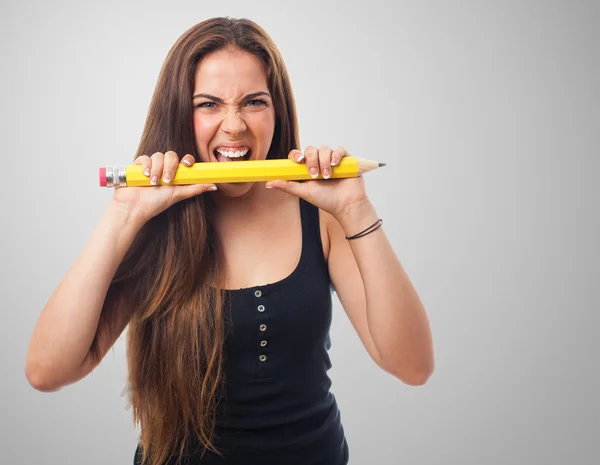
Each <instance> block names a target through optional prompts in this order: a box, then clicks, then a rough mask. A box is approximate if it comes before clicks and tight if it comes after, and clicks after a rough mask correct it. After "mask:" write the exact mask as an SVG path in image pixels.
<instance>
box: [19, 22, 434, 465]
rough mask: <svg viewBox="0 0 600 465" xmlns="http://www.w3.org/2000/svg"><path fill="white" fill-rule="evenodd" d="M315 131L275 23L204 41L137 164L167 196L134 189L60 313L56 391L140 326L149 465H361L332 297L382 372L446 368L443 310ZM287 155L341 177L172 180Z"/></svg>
mask: <svg viewBox="0 0 600 465" xmlns="http://www.w3.org/2000/svg"><path fill="white" fill-rule="evenodd" d="M297 132H298V131H297V122H296V109H295V104H294V99H293V95H292V90H291V87H290V82H289V78H288V75H287V71H286V69H285V65H284V63H283V60H282V58H281V56H280V54H279V51H278V50H277V47H276V46H275V44H274V43H273V42H272V41H271V39H270V38H269V36H268V35H267V34H266V33H265V32H264V31H263V30H262V29H261V28H260V27H259V26H257V25H256V24H255V23H253V22H251V21H249V20H233V19H229V18H216V19H211V20H207V21H204V22H202V23H200V24H198V25H196V26H194V27H192V28H191V29H189V30H188V31H186V32H185V33H184V34H183V35H182V37H181V38H180V39H179V40H178V41H177V42H176V44H175V45H174V47H173V48H172V50H171V51H170V53H169V55H168V57H167V59H166V61H165V63H164V66H163V69H162V70H161V73H160V77H159V80H158V84H157V87H156V91H155V94H154V96H153V99H152V102H151V106H150V111H149V114H148V119H147V122H146V126H145V128H144V132H143V135H142V138H141V143H140V146H139V147H138V150H137V153H136V156H135V157H134V163H136V164H140V165H141V166H142V167H143V170H144V172H145V173H146V175H147V176H149V178H150V180H151V182H152V183H153V184H155V187H130V188H119V189H116V190H115V192H114V197H113V199H112V201H111V203H110V205H109V207H108V208H107V210H106V212H105V213H104V215H103V217H102V219H101V221H100V223H99V225H98V226H97V228H96V230H95V231H94V233H93V235H92V237H91V239H90V240H89V242H88V243H87V244H86V246H85V248H84V250H83V251H82V253H81V255H80V256H79V257H78V259H77V260H76V262H75V263H74V264H73V267H72V268H71V269H70V270H69V271H68V273H67V275H66V276H65V277H64V279H63V281H62V282H61V283H60V285H59V286H58V288H57V289H56V291H55V292H54V294H53V295H52V296H51V298H50V299H49V301H48V303H47V304H46V306H45V308H44V309H43V311H42V313H41V314H40V317H39V320H38V322H37V324H36V327H35V328H34V332H33V335H32V339H31V343H30V348H29V352H28V356H27V362H26V374H27V378H28V380H29V382H30V383H31V385H32V386H33V387H35V388H36V389H38V390H40V391H55V390H58V389H60V388H62V387H63V386H66V385H68V384H70V383H74V382H76V381H78V380H80V379H81V378H83V377H84V376H86V375H87V374H88V373H90V372H91V371H92V370H93V369H94V368H95V367H96V366H97V365H98V364H99V363H100V361H101V360H102V358H103V357H104V355H105V354H106V353H107V351H108V350H109V348H110V347H111V346H112V345H113V344H114V342H115V341H116V339H117V338H118V337H119V335H120V334H121V333H122V331H123V330H124V328H125V327H126V326H128V346H127V349H128V350H127V352H128V353H127V359H128V365H129V385H130V399H131V404H132V406H133V414H134V421H135V422H136V423H137V422H139V423H140V424H141V437H140V443H139V446H138V449H137V450H136V455H135V463H142V462H143V463H147V464H152V465H159V464H163V463H176V462H177V461H180V462H181V463H194V464H196V463H197V464H217V463H218V464H241V463H244V464H248V463H251V464H258V463H261V464H270V463H277V464H295V463H298V464H303V465H308V464H340V465H341V464H346V463H348V456H349V453H348V446H347V443H346V440H345V436H344V430H343V427H342V425H341V421H340V412H339V410H338V408H337V404H336V402H335V398H334V396H333V394H332V393H331V392H330V390H329V388H330V385H331V382H330V379H329V378H328V375H327V370H328V369H329V368H330V367H331V364H330V360H329V357H328V353H327V350H328V348H329V325H330V323H331V292H332V290H335V291H336V293H337V295H338V297H339V299H340V302H341V304H342V306H343V307H344V309H345V311H346V312H347V314H348V317H349V318H350V320H351V322H352V324H353V326H354V328H355V329H356V331H357V333H358V335H359V337H360V339H361V341H362V342H363V343H364V345H365V348H366V350H367V351H368V353H369V354H370V356H371V357H372V358H373V360H374V361H375V362H376V363H377V364H378V365H379V366H380V367H381V368H382V369H384V370H386V371H387V372H389V373H391V374H393V375H394V376H396V377H397V378H398V379H400V380H402V381H403V382H405V383H407V384H410V385H420V384H423V383H425V381H426V380H427V379H428V377H429V376H430V375H431V373H432V371H433V365H434V362H433V350H432V341H431V334H430V328H429V324H428V319H427V315H426V312H425V309H424V308H423V306H422V304H421V302H420V299H419V297H418V295H417V293H416V291H415V290H414V288H413V286H412V285H411V283H410V280H409V278H408V276H407V275H406V273H405V271H404V270H403V268H402V266H401V264H400V262H399V261H398V259H397V257H396V256H395V254H394V251H393V249H392V248H391V246H390V243H389V242H388V239H387V237H386V235H385V233H384V230H383V227H382V226H381V222H380V221H378V217H377V214H376V211H375V208H374V206H373V205H372V204H371V203H370V201H369V199H368V197H367V195H366V192H365V186H364V182H363V179H362V177H358V178H351V179H338V180H335V179H328V177H329V175H330V173H331V167H332V166H335V164H336V163H339V161H340V159H341V158H342V157H344V156H346V151H345V150H344V149H343V148H341V147H340V148H337V149H335V150H332V149H330V148H328V147H320V148H316V147H308V148H307V149H306V150H305V151H304V152H303V153H302V152H301V151H300V150H298V147H299V142H298V133H297ZM284 157H288V158H290V159H292V160H294V161H295V162H297V163H303V164H305V165H306V168H307V170H308V171H309V172H310V173H311V174H313V175H315V176H313V177H317V176H318V175H319V174H321V175H322V176H321V177H320V179H315V180H311V181H308V182H303V183H299V182H283V181H272V182H267V183H231V184H219V185H218V186H216V185H191V186H173V185H169V182H170V181H171V180H172V178H173V176H174V174H175V173H176V171H177V169H178V167H179V165H180V163H182V164H184V165H186V166H190V165H192V164H193V163H203V162H209V161H212V162H214V161H219V162H222V163H227V162H229V161H230V160H260V159H273V158H284ZM361 232H362V234H360V233H361ZM352 236H356V237H352Z"/></svg>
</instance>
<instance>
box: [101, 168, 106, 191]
mask: <svg viewBox="0 0 600 465" xmlns="http://www.w3.org/2000/svg"><path fill="white" fill-rule="evenodd" d="M100 186H101V187H106V168H100Z"/></svg>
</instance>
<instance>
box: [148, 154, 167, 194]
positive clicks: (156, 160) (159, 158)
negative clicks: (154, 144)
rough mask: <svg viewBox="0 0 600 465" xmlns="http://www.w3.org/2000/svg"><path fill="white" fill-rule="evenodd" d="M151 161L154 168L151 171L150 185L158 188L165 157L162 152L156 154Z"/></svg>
mask: <svg viewBox="0 0 600 465" xmlns="http://www.w3.org/2000/svg"><path fill="white" fill-rule="evenodd" d="M150 159H151V160H152V168H151V169H150V184H152V185H153V186H156V185H157V184H158V180H159V179H160V177H161V176H162V172H163V165H164V155H163V154H162V152H156V153H153V154H152V156H151V157H150Z"/></svg>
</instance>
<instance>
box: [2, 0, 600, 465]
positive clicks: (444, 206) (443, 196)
mask: <svg viewBox="0 0 600 465" xmlns="http://www.w3.org/2000/svg"><path fill="white" fill-rule="evenodd" d="M212 3H213V4H215V5H221V6H213V5H212V4H211V2H200V1H197V2H192V1H170V2H165V1H163V2H147V1H146V2H141V1H140V2H138V3H136V4H135V5H134V4H124V3H122V2H116V1H115V2H94V3H91V2H87V3H86V2H60V1H52V2H44V1H42V0H33V1H27V2H12V4H9V3H8V2H3V3H2V6H1V10H0V50H1V51H2V52H1V53H2V61H1V66H2V73H0V80H1V90H2V99H1V105H0V117H1V120H0V121H1V123H2V124H1V133H2V138H1V142H2V148H1V160H2V164H3V182H2V183H1V184H0V189H1V190H2V191H1V192H2V207H3V208H2V217H3V219H2V225H3V226H2V228H1V230H0V231H1V234H2V241H1V242H2V261H1V263H2V280H1V283H2V307H3V308H2V312H1V313H0V335H1V337H0V344H1V346H0V356H1V357H2V358H1V362H2V383H1V384H0V386H1V387H0V389H1V393H0V394H1V396H0V409H1V410H0V442H1V444H0V463H2V464H11V465H12V464H32V463H36V464H61V465H68V464H82V463H85V464H90V465H92V464H93V465H100V464H129V463H131V462H132V457H133V452H134V449H135V445H136V441H137V434H138V431H137V430H134V429H133V425H132V422H131V411H126V410H125V409H124V406H125V401H124V399H123V398H122V397H121V396H120V394H121V390H122V389H123V386H124V384H125V380H126V365H125V344H124V343H125V338H124V336H123V337H121V339H120V340H119V341H118V342H117V343H116V345H115V347H114V350H113V351H111V352H109V354H108V355H107V356H106V358H105V359H104V361H103V363H102V364H101V366H100V367H99V368H98V369H97V370H96V371H95V372H94V373H93V374H91V375H90V376H88V377H87V378H85V379H84V380H82V381H81V382H79V383H77V384H75V385H71V386H69V387H67V388H64V389H63V390H61V391H59V392H56V393H52V394H43V393H40V392H37V391H35V390H34V389H33V388H31V387H30V386H29V384H28V383H27V380H26V378H25V375H24V365H25V354H26V350H27V346H28V343H29V338H30V335H31V331H32V329H33V326H34V324H35V322H36V319H37V317H38V314H39V312H40V311H41V309H42V308H43V306H44V304H45V303H46V300H47V299H48V297H49V296H50V294H51V293H52V291H53V290H54V288H55V287H56V286H57V284H58V283H59V281H60V280H61V278H62V277H63V275H64V274H65V272H66V271H67V269H68V268H69V267H70V266H71V265H72V263H73V261H74V260H75V258H76V256H77V255H78V254H79V252H80V251H81V249H82V247H83V245H84V244H85V242H86V241H87V240H88V238H89V236H90V234H91V233H92V231H93V229H94V228H95V227H96V224H97V222H98V221H99V219H100V216H101V214H102V212H103V210H104V209H105V207H106V206H107V204H108V202H109V200H110V198H111V196H112V191H111V190H106V189H101V188H100V187H99V186H98V168H99V167H100V166H105V165H109V164H119V163H123V162H129V161H130V160H131V157H132V154H133V153H134V151H135V149H136V147H137V144H138V141H139V137H140V134H141V131H142V127H143V124H144V118H145V115H146V111H147V109H148V104H149V102H150V97H151V94H152V92H153V90H154V86H155V83H156V78H157V76H158V72H159V69H160V67H161V65H162V62H163V60H164V58H165V56H166V54H167V52H168V50H169V49H170V48H171V46H172V45H173V43H174V42H175V40H176V39H177V38H178V37H179V36H180V35H181V34H182V33H183V32H184V31H185V30H186V29H187V28H189V27H191V26H192V25H194V24H196V23H197V22H200V21H202V20H204V19H207V18H209V17H212V16H222V15H229V16H234V17H248V18H250V19H253V20H255V21H257V22H258V23H259V24H260V25H262V26H263V27H264V28H265V29H266V30H267V31H268V32H269V34H271V36H272V37H273V39H274V40H275V42H276V43H277V44H278V46H279V47H280V50H281V52H282V54H283V57H284V59H285V61H286V64H287V66H288V70H289V73H290V76H291V80H292V85H293V88H294V91H295V96H296V99H297V104H298V111H299V120H300V131H301V143H302V148H305V147H306V146H307V145H320V144H327V145H331V146H335V145H343V146H345V147H346V148H347V149H348V150H349V151H350V152H351V153H352V154H355V155H357V156H361V157H365V158H372V159H377V160H380V161H384V162H386V163H387V167H385V168H384V169H381V170H377V171H376V172H372V173H369V174H368V175H367V176H366V179H365V181H366V183H367V190H368V193H369V195H370V197H371V199H372V201H373V203H374V204H375V206H376V207H377V210H378V212H379V214H380V216H381V217H382V218H383V219H384V228H385V230H386V232H387V234H388V236H389V238H390V239H391V241H392V244H393V246H394V248H395V250H396V252H397V253H398V256H399V258H400V260H401V262H402V263H403V265H404V266H405V267H406V269H407V271H408V273H409V275H410V277H411V279H412V280H413V282H414V284H415V286H416V288H417V290H418V291H419V293H420V295H421V297H422V299H423V302H424V304H425V305H426V307H427V309H428V312H429V315H430V318H431V325H432V329H433V335H434V343H435V355H436V370H435V373H434V374H433V376H432V377H431V378H430V380H429V382H428V383H427V384H426V385H425V386H422V387H409V386H406V385H404V384H402V383H401V382H400V381H398V380H397V379H394V378H393V377H391V376H390V375H388V374H386V373H384V372H382V371H381V370H380V369H379V368H377V367H376V366H375V365H374V363H373V362H372V361H371V360H370V359H369V358H368V355H367V353H366V351H365V350H364V348H363V347H362V346H361V344H360V341H359V339H358V337H357V335H356V334H355V332H354V330H353V329H352V327H351V325H350V323H349V321H348V319H347V318H346V316H345V314H344V313H343V309H342V308H341V306H340V304H339V301H338V300H337V298H335V308H334V322H333V328H332V338H333V347H332V351H331V354H332V359H333V364H334V367H333V369H332V370H331V372H330V373H331V377H332V379H333V387H332V389H333V392H334V394H335V395H336V396H337V399H338V401H339V404H340V408H341V411H342V421H343V423H344V426H345V429H346V434H347V437H348V441H349V446H350V454H351V463H352V464H368V465H370V464H411V465H413V464H440V465H441V464H444V465H445V464H461V465H466V464H469V465H470V464H473V465H476V464H544V465H546V464H595V463H599V441H598V439H599V429H600V428H599V425H598V420H599V403H600V402H599V401H598V391H599V389H598V388H599V376H598V371H597V370H598V362H597V359H596V356H597V354H598V352H599V351H598V349H597V344H596V340H595V338H596V337H597V334H598V327H599V323H600V321H599V318H598V311H599V310H600V308H599V307H600V305H599V303H600V299H599V297H598V277H599V266H598V260H599V258H600V254H599V247H598V244H597V240H598V238H599V237H600V228H599V224H598V210H599V209H598V197H599V196H598V193H599V192H598V187H597V185H596V180H597V179H598V174H599V172H600V163H599V150H598V135H599V133H600V111H599V103H600V102H599V97H598V85H599V83H600V67H599V64H600V63H599V62H600V32H599V30H600V6H599V3H598V2H592V1H589V2H582V1H578V2H567V1H563V2H558V1H547V2H543V1H525V2H520V1H503V2H495V3H492V2H483V1H479V2H477V1H469V2H467V1H460V2H458V1H457V2H449V1H448V2H443V1H437V2H417V1H414V2H392V1H389V2H381V1H368V2H355V3H354V4H352V3H348V2H339V3H338V2H328V1H323V0H320V1H318V2H310V1H301V2H287V4H283V3H282V2H281V1H273V2H270V3H265V2H261V3H260V5H259V4H258V3H257V2H242V1H231V2H212ZM252 465H255V464H252ZM282 465H283V464H282Z"/></svg>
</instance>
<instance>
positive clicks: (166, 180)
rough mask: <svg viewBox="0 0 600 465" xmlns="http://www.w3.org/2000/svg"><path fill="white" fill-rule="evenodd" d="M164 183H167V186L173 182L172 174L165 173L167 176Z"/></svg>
mask: <svg viewBox="0 0 600 465" xmlns="http://www.w3.org/2000/svg"><path fill="white" fill-rule="evenodd" d="M163 181H164V182H166V183H167V184H168V183H170V182H171V173H165V175H164V176H163Z"/></svg>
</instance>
